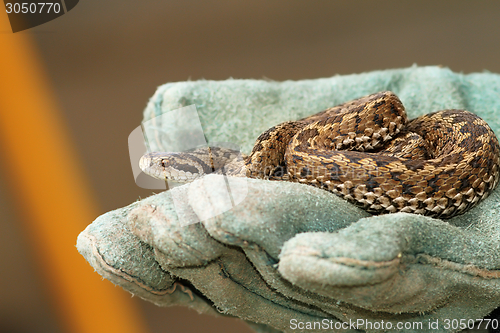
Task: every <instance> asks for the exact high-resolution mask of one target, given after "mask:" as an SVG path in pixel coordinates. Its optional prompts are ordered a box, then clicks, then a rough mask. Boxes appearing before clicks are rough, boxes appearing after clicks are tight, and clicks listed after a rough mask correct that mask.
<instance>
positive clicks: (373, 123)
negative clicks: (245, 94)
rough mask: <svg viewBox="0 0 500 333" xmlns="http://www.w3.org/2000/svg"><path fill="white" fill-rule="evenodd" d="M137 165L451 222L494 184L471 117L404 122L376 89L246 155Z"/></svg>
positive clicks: (265, 138)
mask: <svg viewBox="0 0 500 333" xmlns="http://www.w3.org/2000/svg"><path fill="white" fill-rule="evenodd" d="M140 167H141V169H142V170H143V171H144V172H145V173H146V174H149V175H151V176H153V177H155V178H159V179H170V180H174V181H191V180H194V179H195V178H197V177H200V176H202V175H204V174H208V173H213V172H215V173H224V174H226V175H230V176H240V177H241V176H243V177H244V176H246V177H251V178H263V179H270V180H285V181H294V182H299V183H303V184H308V185H312V186H316V187H319V188H322V189H325V190H327V191H330V192H333V193H335V194H337V195H339V196H341V197H343V198H344V199H347V200H349V201H350V202H352V203H355V204H356V205H358V206H361V207H362V208H364V209H366V210H367V211H369V212H372V213H394V212H408V213H415V214H423V215H429V216H433V217H440V218H450V217H452V216H455V215H458V214H463V213H464V212H465V211H467V210H469V209H470V208H472V207H473V206H475V205H476V204H477V203H478V202H479V201H480V200H481V199H484V198H486V197H487V196H488V195H489V194H490V193H491V192H492V191H493V189H494V188H495V187H496V186H497V184H498V180H499V174H500V147H499V143H498V139H497V138H496V136H495V134H494V133H493V131H492V129H491V128H490V127H489V126H488V124H487V123H486V122H485V121H484V120H482V119H481V118H479V117H478V116H476V115H475V114H473V113H471V112H468V111H465V110H442V111H438V112H434V113H430V114H427V115H423V116H421V117H418V118H416V119H413V120H411V121H408V119H407V116H406V112H405V109H404V107H403V104H402V103H401V101H400V100H399V98H398V97H397V96H396V95H395V94H394V93H392V92H389V91H385V92H379V93H375V94H372V95H369V96H365V97H361V98H359V99H356V100H353V101H350V102H347V103H344V104H342V105H339V106H336V107H333V108H330V109H327V110H324V111H322V112H320V113H317V114H315V115H312V116H309V117H307V118H303V119H300V120H297V121H288V122H284V123H281V124H279V125H277V126H274V127H272V128H270V129H269V130H267V131H265V132H264V133H262V134H261V135H260V136H259V137H258V139H257V141H256V143H255V145H254V147H253V150H252V153H251V154H250V155H249V156H242V155H241V154H239V152H237V151H234V150H230V149H225V148H220V147H206V148H199V149H194V150H191V151H187V152H179V153H161V152H153V153H149V154H146V155H144V156H143V157H142V158H141V161H140Z"/></svg>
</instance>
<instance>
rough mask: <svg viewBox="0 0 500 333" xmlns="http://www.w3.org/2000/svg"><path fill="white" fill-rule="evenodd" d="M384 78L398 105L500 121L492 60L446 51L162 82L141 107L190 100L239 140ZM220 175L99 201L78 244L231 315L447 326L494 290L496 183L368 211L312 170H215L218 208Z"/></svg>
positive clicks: (193, 302)
mask: <svg viewBox="0 0 500 333" xmlns="http://www.w3.org/2000/svg"><path fill="white" fill-rule="evenodd" d="M382 90H391V91H393V92H395V93H396V94H397V95H398V96H399V97H400V99H401V101H402V102H403V104H404V106H405V107H406V110H407V113H408V115H409V118H415V117H417V116H420V115H423V114H425V113H429V112H433V111H437V110H441V109H450V108H457V109H466V110H469V111H472V112H474V113H476V114H478V115H479V116H480V117H482V118H483V119H484V120H485V121H486V122H487V123H488V124H489V125H490V126H491V127H492V129H493V130H494V131H495V132H496V133H497V135H498V134H500V75H497V74H492V73H487V72H485V73H475V74H467V75H464V74H457V73H453V72H452V71H450V70H449V69H447V68H441V67H417V66H414V67H411V68H406V69H396V70H385V71H376V72H371V73H364V74H356V75H347V76H335V77H332V78H325V79H317V80H303V81H285V82H273V81H264V80H233V79H231V80H226V81H193V82H178V83H169V84H165V85H163V86H161V87H159V88H158V90H157V92H156V93H155V94H154V96H153V97H152V98H151V100H150V102H149V103H148V106H147V108H146V110H145V111H144V116H145V120H149V119H152V118H153V117H155V116H158V115H160V114H162V113H164V112H167V111H171V110H175V109H178V108H180V107H183V106H188V105H192V104H194V105H196V108H197V110H198V113H199V117H200V121H201V126H202V128H203V132H204V134H205V137H206V139H207V140H208V142H209V143H212V142H230V143H234V144H236V145H238V146H239V147H241V150H242V152H243V153H246V154H248V153H249V152H250V151H251V148H252V146H253V143H254V141H255V139H256V138H257V137H258V135H259V134H260V133H261V132H263V131H264V130H266V129H268V128H269V127H271V126H273V125H276V124H278V123H280V122H282V121H286V120H294V119H298V118H301V117H305V116H307V115H311V114H314V113H317V112H319V111H321V110H323V109H325V108H328V107H331V106H335V105H338V104H340V103H342V102H345V101H348V100H352V99H354V98H357V97H360V96H363V95H368V94H371V93H374V92H378V91H382ZM158 126H159V128H161V129H163V130H165V131H171V132H175V131H176V129H175V128H170V127H169V126H170V125H169V124H168V123H159V124H158ZM181 134H182V133H181ZM181 134H179V135H181ZM151 135H153V134H151ZM150 144H151V148H152V149H159V148H158V147H159V145H161V143H155V142H152V143H150ZM155 145H156V146H155ZM220 177H222V176H217V175H209V176H206V177H204V178H202V179H200V180H197V181H195V182H194V183H190V184H187V185H183V186H179V187H175V188H173V189H171V190H169V191H165V192H162V193H159V194H155V195H152V196H150V197H148V198H146V199H143V200H140V201H137V202H134V203H132V204H131V205H129V206H127V207H124V208H119V209H117V210H115V211H112V212H109V213H106V214H104V215H102V216H100V217H99V218H97V219H96V220H95V221H94V222H93V223H92V224H90V225H89V226H88V227H87V228H86V229H85V230H84V231H83V232H82V233H81V234H80V236H79V237H78V243H77V247H78V250H79V251H80V253H81V254H82V255H83V256H84V257H85V259H86V260H87V261H88V262H89V263H90V264H91V265H92V266H93V267H94V268H95V270H96V271H97V272H98V273H99V274H101V275H102V276H103V277H104V278H106V279H108V280H110V281H111V282H113V283H115V284H117V285H120V286H122V287H123V288H124V289H126V290H128V291H129V292H131V293H133V294H135V295H137V296H139V297H141V298H143V299H145V300H148V301H151V302H153V303H155V304H157V305H159V306H171V305H182V306H187V307H190V308H194V309H196V310H198V311H199V312H201V313H211V314H214V315H216V314H223V315H230V316H235V317H239V318H241V319H243V320H245V321H247V322H249V323H250V324H251V325H252V326H253V327H254V328H255V330H256V331H259V332H280V331H281V332H295V331H308V332H324V331H326V330H329V331H338V332H354V331H367V332H379V331H391V330H393V331H405V332H456V331H459V330H460V324H459V323H460V320H462V323H464V322H465V323H467V322H468V323H470V320H475V319H479V318H483V317H484V316H486V315H488V314H489V313H490V312H491V311H492V310H493V309H495V308H497V307H499V306H500V189H499V188H497V189H496V190H495V191H494V192H493V193H492V194H491V195H490V196H489V197H488V198H487V199H486V200H484V201H483V202H481V203H480V204H479V205H478V206H476V207H475V208H474V209H472V210H470V211H469V212H467V213H465V214H464V215H461V216H457V217H454V218H452V219H449V220H439V219H434V218H429V217H424V216H418V215H412V214H405V213H396V214H389V215H380V216H372V215H371V214H369V213H367V212H365V211H363V210H361V209H359V208H357V207H355V206H354V205H352V204H350V203H348V202H347V201H345V200H343V199H341V198H339V197H337V196H335V195H334V194H331V193H329V192H326V191H323V190H320V189H317V188H314V187H311V186H307V185H301V184H296V183H287V182H271V181H265V180H256V179H238V180H234V179H229V180H227V179H226V180H225V181H226V183H225V184H226V185H227V186H228V188H229V190H230V195H232V196H233V197H238V198H239V199H238V200H233V201H231V203H232V206H231V207H232V208H231V209H227V208H224V207H222V208H221V205H222V204H221V202H225V201H227V193H228V192H227V191H224V190H221V188H220V187H214V185H213V184H216V183H218V182H219V183H220ZM132 179H133V178H132V177H131V180H130V181H133V180H132ZM235 184H236V185H235ZM222 206H224V205H222ZM207 212H212V214H208V215H206V213H207ZM204 214H205V215H204ZM203 216H205V217H206V216H208V218H204V217H203ZM210 216H212V217H210ZM200 220H201V221H200ZM186 221H187V222H186ZM454 319H455V320H458V321H453V320H454ZM354 323H355V324H357V325H355V324H354ZM453 323H454V324H453ZM457 323H458V324H457ZM398 325H399V326H398ZM462 328H464V327H462Z"/></svg>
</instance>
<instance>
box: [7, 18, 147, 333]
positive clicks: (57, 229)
mask: <svg viewBox="0 0 500 333" xmlns="http://www.w3.org/2000/svg"><path fill="white" fill-rule="evenodd" d="M8 31H10V26H9V23H8V18H7V15H6V14H5V13H3V14H0V32H1V33H0V145H1V146H2V147H1V148H2V152H3V153H4V156H2V157H1V159H0V161H1V163H3V164H4V170H7V171H8V172H9V175H8V181H9V182H10V183H9V184H11V185H12V187H11V193H12V194H13V195H14V199H15V202H16V203H17V204H18V205H17V206H18V207H19V208H20V212H21V213H22V214H23V216H22V217H23V218H24V220H25V221H26V228H24V229H23V230H24V231H26V232H25V233H26V238H25V240H26V244H28V242H29V243H30V247H31V249H33V250H34V251H36V253H35V254H34V256H35V259H36V260H37V263H38V267H41V268H43V272H42V273H43V275H44V278H45V281H46V282H47V283H48V287H49V293H50V295H51V297H52V299H53V300H54V304H56V305H57V309H56V311H57V314H58V315H59V318H60V320H61V322H62V324H61V325H60V326H61V327H62V328H63V329H64V331H65V332H71V333H73V332H75V333H99V332H106V333H113V332H120V333H139V332H146V328H145V324H144V322H143V318H142V317H141V316H140V315H139V314H138V311H137V310H136V309H135V307H134V304H133V303H132V300H131V297H130V295H129V294H128V293H125V292H124V291H123V290H122V289H121V288H119V287H114V286H113V285H112V284H111V283H110V282H108V281H103V280H102V279H101V277H100V276H99V275H98V274H97V273H95V272H94V270H93V269H92V268H91V267H90V265H89V264H88V263H87V262H86V261H85V259H84V258H83V257H82V256H80V255H79V253H78V252H77V250H76V247H75V244H76V237H77V236H78V234H79V233H80V232H81V231H82V230H83V229H84V228H85V227H86V226H87V224H89V223H90V222H92V221H93V220H94V219H95V218H96V217H97V212H98V210H97V209H96V203H95V202H94V200H93V198H92V196H91V194H90V190H89V186H88V184H87V182H86V180H85V179H84V177H83V172H82V168H81V167H80V165H79V164H78V162H77V160H78V156H77V154H76V152H75V151H74V149H73V147H72V145H71V144H70V140H69V135H68V132H67V129H66V128H65V126H64V123H63V121H62V120H61V119H60V117H59V115H58V113H57V112H56V111H57V106H56V103H55V99H54V97H53V94H52V92H51V90H50V88H49V84H48V80H47V79H46V77H45V76H44V73H43V70H42V69H41V66H40V64H39V61H38V59H37V58H36V52H35V50H34V47H33V46H32V43H31V40H30V38H29V35H27V34H26V33H25V32H22V33H16V34H12V33H7V32H8ZM2 176H3V175H2ZM47 283H46V284H47ZM4 287H5V286H4Z"/></svg>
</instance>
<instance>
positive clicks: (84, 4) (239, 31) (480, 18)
mask: <svg viewBox="0 0 500 333" xmlns="http://www.w3.org/2000/svg"><path fill="white" fill-rule="evenodd" d="M0 8H1V7H0ZM499 21H500V3H498V2H497V1H476V2H471V1H439V2H437V1H380V0H379V1H372V2H369V1H318V0H314V1H296V0H292V1H285V0H279V1H264V0H256V1H240V0H238V1H229V0H222V1H200V0H186V1H169V0H165V1H153V0H144V1H130V0H122V1H116V0H108V1H91V0H86V1H80V3H79V4H78V5H77V6H76V7H75V8H74V9H73V10H72V11H70V12H68V13H67V14H66V15H64V16H62V17H60V18H58V19H56V20H54V21H51V22H49V23H46V24H44V25H41V26H39V27H36V28H33V29H31V30H28V31H25V32H20V34H30V35H31V36H32V37H33V38H34V40H35V42H36V43H35V44H36V46H37V48H38V50H39V55H40V58H41V60H42V62H43V64H44V66H45V70H46V73H47V74H48V76H49V78H50V80H51V84H52V88H53V90H54V91H55V94H56V97H57V99H58V103H59V106H60V109H61V110H62V112H63V115H62V116H63V118H64V120H65V121H66V123H67V126H68V127H69V129H70V131H71V134H72V138H71V139H72V140H73V144H74V145H75V146H76V150H77V151H78V152H79V154H80V161H81V163H82V164H83V167H84V169H85V171H86V175H87V176H88V181H89V182H90V186H91V188H92V190H93V193H94V195H95V198H96V200H97V201H98V204H99V205H100V206H99V208H100V213H104V212H106V211H109V210H113V209H116V208H118V207H123V206H126V205H128V204H130V203H132V202H133V201H135V200H137V199H138V198H139V197H146V196H149V195H150V194H151V191H148V190H143V189H141V188H139V187H137V186H136V185H135V183H134V179H133V177H132V172H131V168H130V162H129V157H128V147H127V137H128V135H129V133H130V132H131V131H132V130H133V129H134V128H135V127H137V126H139V124H140V121H141V118H142V110H143V108H144V107H145V105H146V102H147V101H148V98H149V97H150V96H151V95H152V94H153V93H154V91H155V89H156V87H157V86H159V85H161V84H163V83H166V82H172V81H183V80H189V79H190V80H197V79H211V80H212V79H213V80H223V79H227V78H229V77H232V78H255V79H261V78H267V79H272V80H289V79H290V80H299V79H306V78H318V77H329V76H333V75H337V74H350V73H359V72H365V71H371V70H377V69H388V68H399V67H408V66H411V65H413V64H418V65H442V66H446V67H450V68H451V69H452V70H454V71H458V72H465V73H469V72H477V71H484V70H488V71H491V72H497V73H498V72H500V61H499V59H500V33H499V28H500V23H499ZM2 33H6V32H2ZM0 171H2V169H1V167H0ZM4 175H5V172H2V177H1V178H0V211H1V212H2V220H1V222H0V230H1V232H0V252H1V253H2V256H0V270H1V273H0V274H1V275H2V277H1V279H2V282H1V284H2V286H1V287H2V288H1V289H0V331H1V332H19V333H24V332H55V333H57V332H62V329H61V327H60V325H59V324H58V323H57V320H56V315H55V314H54V310H53V309H52V308H51V306H50V305H49V304H50V301H49V299H50V295H49V294H48V293H47V291H46V290H44V284H43V282H42V281H41V280H40V279H39V278H38V272H37V269H36V266H35V265H34V263H33V257H32V253H31V252H30V251H31V250H30V248H27V247H26V244H25V242H26V239H25V238H24V236H23V229H22V228H21V227H20V224H21V223H22V222H20V221H19V217H18V216H17V215H16V211H15V209H13V208H12V199H11V197H10V196H9V192H8V191H9V190H8V187H7V186H6V184H5V180H4V178H5V177H4ZM88 222H89V223H91V222H92V221H88ZM75 243H76V240H75ZM82 260H83V258H82ZM89 269H91V268H90V266H89ZM102 283H109V282H107V281H103V282H102ZM134 302H136V303H137V306H138V308H139V309H140V311H141V312H142V314H143V316H145V318H146V320H147V323H148V325H149V329H150V332H152V333H156V332H235V331H238V332H249V329H248V328H247V327H246V326H245V325H244V324H242V323H240V322H238V321H236V320H232V319H225V318H212V317H208V316H200V315H198V314H197V313H195V312H194V311H190V310H186V309H182V308H157V307H155V306H153V305H151V304H149V303H146V302H144V301H142V300H140V299H137V298H135V299H134Z"/></svg>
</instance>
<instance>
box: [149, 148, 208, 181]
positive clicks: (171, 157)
mask: <svg viewBox="0 0 500 333" xmlns="http://www.w3.org/2000/svg"><path fill="white" fill-rule="evenodd" d="M139 167H140V168H141V170H142V171H143V172H144V173H145V174H147V175H149V176H151V177H153V178H157V179H162V180H172V181H176V182H191V181H193V180H195V179H197V178H199V177H201V176H203V175H205V174H207V173H211V172H212V168H210V167H209V166H208V165H207V164H205V163H204V162H203V161H199V160H198V161H197V160H193V156H191V155H188V154H186V153H157V152H154V153H148V154H145V155H143V156H142V157H141V159H140V161H139Z"/></svg>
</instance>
